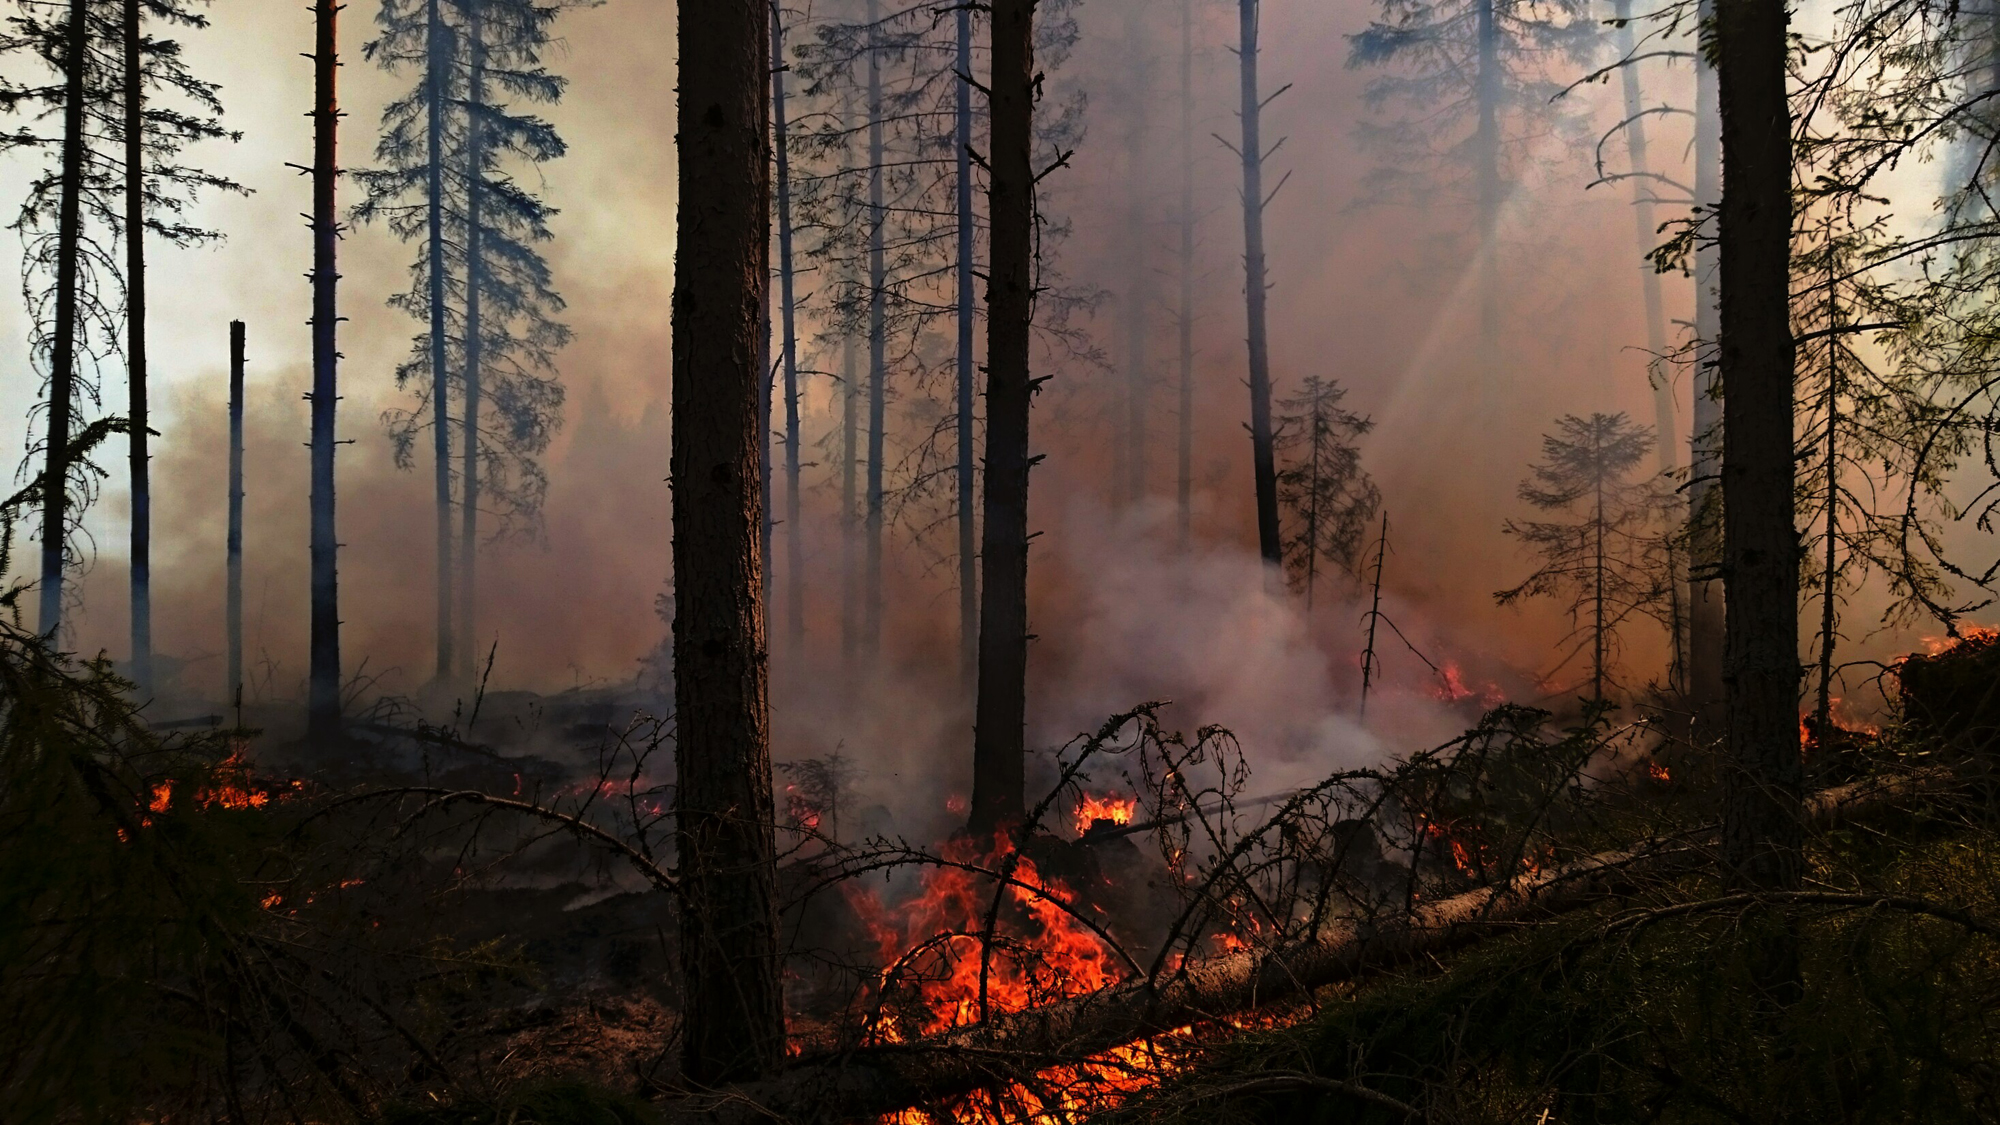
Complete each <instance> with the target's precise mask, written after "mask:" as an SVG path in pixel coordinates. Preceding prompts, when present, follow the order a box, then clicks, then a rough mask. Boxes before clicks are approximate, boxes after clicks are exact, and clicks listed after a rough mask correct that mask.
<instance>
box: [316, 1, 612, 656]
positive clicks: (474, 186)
mask: <svg viewBox="0 0 2000 1125" xmlns="http://www.w3.org/2000/svg"><path fill="white" fill-rule="evenodd" d="M591 2H592V0H566V2H561V3H553V4H549V3H534V2H532V0H420V2H419V0H401V2H396V3H392V4H390V5H387V6H385V7H384V8H383V9H382V11H381V14H380V17H379V22H380V25H381V27H382V34H381V36H379V37H378V38H377V39H376V40H375V41H373V42H372V43H371V44H370V45H369V48H368V52H369V56H370V57H371V58H374V59H376V60H377V61H378V62H380V63H381V64H382V65H384V66H386V67H389V68H391V69H400V68H403V67H406V66H411V65H415V66H418V67H420V68H421V73H420V77H419V81H418V84H417V86H416V87H415V88H414V89H413V90H412V91H411V92H410V93H409V94H408V95H406V96H405V97H403V98H401V99H399V100H397V101H396V102H393V103H391V104H390V106H389V107H388V108H387V109H386V110H385V111H384V115H383V133H382V137H381V140H380V142H379V143H378V145H377V149H376V157H377V159H378V160H379V161H381V162H382V164H383V167H381V168H379V169H375V170H371V171H369V172H367V173H364V174H363V175H362V176H361V177H360V179H361V182H362V184H363V186H364V188H365V189H366V190H367V192H368V198H367V200H366V201H364V202H363V203H362V204H361V206H360V207H358V208H357V209H356V211H357V214H358V215H360V216H361V217H365V218H372V217H378V216H379V217H382V218H384V219H385V220H386V221H387V223H388V225H389V228H390V230H391V231H392V232H393V233H395V234H397V235H398V236H400V237H402V238H404V239H406V240H411V241H415V240H418V239H421V240H422V249H421V250H420V252H419V255H418V259H417V261H416V262H415V263H414V264H413V265H412V268H411V288H410V289H409V290H407V291H405V292H404V293H401V294H398V295H397V296H395V297H393V298H391V302H390V303H391V304H392V305H394V306H395V307H398V308H402V309H404V310H406V311H408V312H410V313H411V314H412V315H413V316H416V317H418V318H419V319H420V320H421V321H422V322H423V323H424V324H425V331H424V332H423V333H421V334H420V335H419V336H418V337H417V339H416V341H415V345H414V347H413V348H412V353H411V357H410V358H409V359H408V360H407V361H405V363H404V364H403V365H402V366H401V367H400V368H399V369H398V372H397V378H398V381H399V383H401V384H403V385H406V386H414V387H415V388H416V389H417V394H418V402H417V405H416V406H415V408H414V409H408V410H397V411H391V412H390V413H389V414H388V415H387V416H386V417H385V421H386V422H387V423H388V426H389V429H390V434H391V437H392V438H393V439H394V440H395V445H396V457H397V462H398V464H400V465H402V466H404V467H409V466H410V465H412V464H413V463H414V455H415V447H416V443H417V441H418V440H419V438H420V437H421V436H422V435H423V434H424V432H425V431H429V432H430V437H431V453H432V456H433V458H434V464H433V477H434V492H436V493H437V496H436V497H435V500H436V502H437V503H438V504H439V505H440V506H441V507H442V506H444V505H446V504H448V503H449V501H450V498H449V496H448V495H447V492H448V489H449V488H450V486H451V484H452V483H453V482H454V481H455V482H456V484H457V490H458V495H457V506H456V511H457V514H458V518H459V526H458V534H457V541H456V544H453V543H451V541H450V540H451V536H450V534H449V531H448V530H445V528H446V526H447V521H446V520H441V521H440V524H441V528H440V535H439V537H438V538H439V544H438V562H439V579H438V581H439V595H438V597H439V602H440V614H439V616H440V622H439V627H438V652H439V669H440V674H441V675H445V676H450V675H454V674H455V675H456V676H457V677H458V678H459V679H460V681H461V682H463V681H469V680H470V679H471V676H472V665H473V659H474V649H475V648H476V647H477V645H476V644H475V643H474V638H475V635H476V630H477V619H476V618H477V606H478V602H477V596H476V595H477V587H476V573H477V565H476V564H477V552H478V549H479V545H480V535H481V532H480V516H481V513H482V512H486V513H487V514H489V515H491V516H492V517H493V519H494V525H493V527H492V528H491V537H492V538H502V537H506V536H510V535H521V536H529V537H532V536H535V535H537V534H539V531H540V526H541V525H540V519H541V506H542V502H543V500H544V498H545V497H546V496H547V493H548V477H547V475H546V472H545V471H544V469H543V467H542V465H541V461H540V457H541V455H542V453H543V452H544V451H546V450H547V448H548V444H549V441H550V440H551V438H552V437H553V436H554V433H555V431H556V430H557V429H558V428H559V427H560V426H561V424H562V407H563V398H564V393H563V388H562V384H561V382H560V381H559V379H558V378H557V375H556V370H555V356H556V353H557V352H559V351H560V350H561V349H562V348H563V347H564V346H565V345H567V344H568V343H569V341H570V338H571V332H570V329H569V328H568V327H567V326H566V325H564V324H562V323H561V322H560V321H559V320H557V319H556V318H557V317H558V316H559V315H560V314H561V313H562V311H563V308H564V303H563V300H562V297H561V295H560V294H558V293H557V292H556V291H555V289H554V287H553V284H552V279H551V275H550V272H549V268H548V263H547V261H546V260H545V259H544V258H543V256H542V252H541V249H540V247H541V245H542V244H543V243H545V242H547V241H548V240H549V239H550V238H551V237H552V235H551V232H550V229H549V225H548V223H549V220H550V219H551V218H552V217H553V216H554V215H555V209H554V208H552V207H550V206H549V205H548V204H547V203H545V202H544V201H543V200H542V199H541V198H540V197H539V196H538V195H537V194H536V193H535V192H534V191H532V190H531V189H530V188H528V187H527V186H526V185H524V184H523V183H522V182H521V181H520V180H519V179H517V178H516V176H515V175H514V169H516V168H519V167H521V166H524V165H525V166H527V167H533V166H535V165H538V164H542V163H545V162H547V161H550V160H554V159H556V158H557V157H560V156H562V155H563V153H564V152H565V151H566V146H565V145H564V143H563V140H562V138H561V136H560V135H559V134H558V133H557V132H556V130H555V128H554V126H552V125H551V124H550V123H549V122H547V121H546V120H544V119H542V118H541V117H539V116H536V115H535V114H533V113H532V112H528V111H526V110H525V109H524V108H523V106H524V105H525V106H534V105H548V104H553V103H555V102H557V101H560V100H561V98H562V94H563V91H564V88H565V86H566V84H567V83H566V80H565V79H563V78H562V77H560V76H558V75H555V74H553V73H552V72H550V71H549V70H548V68H547V66H546V65H545V63H544V61H543V57H544V55H545V54H546V53H547V51H548V50H549V48H550V45H551V43H552V41H553V26H554V23H555V21H556V20H557V19H558V18H559V17H560V16H561V15H562V13H563V12H565V11H567V10H569V9H572V8H576V7H582V6H588V5H589V4H590V3H591ZM440 362H442V363H443V364H445V365H446V368H447V370H446V373H445V374H444V376H443V377H440V375H439V373H438V367H439V364H440ZM454 394H455V396H456V399H457V402H458V410H457V418H456V420H455V428H456V430H457V439H458V440H457V446H456V449H455V450H454V449H453V448H452V446H451V441H450V438H451V434H450V430H451V429H452V428H454V427H453V425H450V424H447V423H448V422H450V421H451V413H452V412H451V409H450V402H451V399H452V398H453V396H454ZM454 454H455V460H456V462H457V463H456V465H455V466H452V465H451V464H450V462H451V461H452V460H454ZM440 464H442V465H443V466H444V467H442V468H440V467H439V465H440ZM454 469H455V474H456V475H455V476H452V475H451V474H452V473H453V472H454ZM454 594H455V595H456V598H457V601H458V605H457V612H456V627H455V628H454V627H453V626H452V623H451V622H450V621H449V620H446V618H447V617H448V616H449V615H448V614H447V613H446V612H445V607H446V606H447V605H448V603H449V600H450V598H451V596H452V595H454ZM451 658H455V660H456V664H457V667H456V668H455V669H452V668H449V667H448V664H449V663H450V662H451Z"/></svg>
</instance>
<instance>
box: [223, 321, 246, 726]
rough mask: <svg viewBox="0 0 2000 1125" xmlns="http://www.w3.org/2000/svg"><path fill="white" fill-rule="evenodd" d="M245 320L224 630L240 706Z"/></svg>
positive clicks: (233, 433)
mask: <svg viewBox="0 0 2000 1125" xmlns="http://www.w3.org/2000/svg"><path fill="white" fill-rule="evenodd" d="M243 353H244V342H243V322H242V321H240V320H232V321H230V322H229V538H228V542H227V551H228V560H227V565H228V570H227V573H228V590H227V594H226V600H225V604H224V607H223V619H224V620H223V629H224V632H226V633H227V634H228V642H227V643H228V658H227V663H226V664H225V666H224V668H225V671H224V676H225V680H224V684H223V687H224V690H226V691H227V692H228V693H229V700H230V702H232V703H234V704H235V705H236V707H237V708H238V711H237V725H238V726H241V725H242V711H241V708H242V706H243V366H244V354H243Z"/></svg>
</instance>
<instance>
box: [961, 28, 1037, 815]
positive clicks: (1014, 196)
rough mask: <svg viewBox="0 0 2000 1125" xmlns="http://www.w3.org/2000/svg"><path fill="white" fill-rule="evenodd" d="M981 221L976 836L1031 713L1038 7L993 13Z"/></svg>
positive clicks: (1010, 785)
mask: <svg viewBox="0 0 2000 1125" xmlns="http://www.w3.org/2000/svg"><path fill="white" fill-rule="evenodd" d="M992 13H993V14H992V28H991V33H992V37H993V47H992V60H993V76H992V79H991V81H990V83H989V85H988V89H989V90H990V91H991V95H990V96H991V101H990V105H991V107H992V110H991V113H992V118H991V121H992V140H991V142H990V143H989V145H988V146H987V147H988V149H989V150H990V155H989V158H988V163H989V168H990V172H989V175H988V179H987V195H986V199H987V204H986V207H987V215H988V222H989V224H990V230H991V231H992V247H991V249H990V251H989V255H990V258H991V263H992V264H991V266H990V268H989V271H988V279H989V280H988V282H987V286H986V497H985V500H986V518H985V521H984V527H983V529H982V534H981V537H980V558H981V560H982V562H983V567H982V570H983V574H982V578H983V582H982V584H981V589H980V591H979V697H978V702H977V704H976V707H975V711H974V718H973V745H972V816H971V827H972V830H973V831H974V832H976V833H982V834H983V833H988V832H991V831H993V830H994V829H996V828H998V827H999V826H1001V825H1003V824H1008V823H1011V822H1014V821H1018V820H1019V819H1020V818H1021V816H1022V814H1023V812H1024V811H1025V809H1024V793H1023V791H1024V789H1025V787H1026V771H1025V766H1026V763H1025V762H1024V760H1023V758H1024V755H1025V752H1026V734H1027V708H1028V471H1029V469H1030V468H1032V467H1033V464H1034V460H1033V458H1032V457H1031V456H1030V455H1029V453H1028V414H1029V408H1030V405H1031V404H1032V401H1033V399H1034V394H1035V384H1036V380H1035V379H1034V378H1033V377H1032V376H1031V375H1030V374H1029V367H1028V353H1029V337H1030V333H1031V331H1032V327H1033V323H1034V284H1035V278H1034V228H1035V194H1034V193H1035V173H1034V166H1033V159H1032V154H1033V145H1034V122H1035V102H1034V96H1035V95H1034V73H1035V38H1034V27H1035V0H995V2H994V4H993V8H992Z"/></svg>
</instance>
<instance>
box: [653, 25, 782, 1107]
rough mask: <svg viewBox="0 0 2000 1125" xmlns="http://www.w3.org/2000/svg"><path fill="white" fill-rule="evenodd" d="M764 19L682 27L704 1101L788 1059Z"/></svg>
mask: <svg viewBox="0 0 2000 1125" xmlns="http://www.w3.org/2000/svg"><path fill="white" fill-rule="evenodd" d="M769 19H770V8H769V6H768V4H767V3H766V0H709V2H708V3H702V4H683V5H681V7H680V11H679V35H680V48H681V53H680V58H681V63H680V101H679V107H678V129H679V147H680V212H679V214H680V219H679V240H678V246H677V248H676V252H675V271H674V297H673V302H674V304H673V317H674V322H673V360H674V370H673V452H672V467H671V480H672V487H673V521H674V546H673V563H674V588H675V601H674V604H675V612H674V626H673V631H674V704H675V712H676V715H677V723H678V746H679V750H678V752H677V753H676V755H675V780H676V783H677V785H676V793H675V814H676V820H675V846H676V848H677V850H678V853H679V857H680V859H679V862H680V880H681V890H682V897H681V921H680V926H681V981H682V988H683V995H684V997H685V1005H686V1006H685V1014H684V1020H685V1023H684V1027H685V1033H684V1041H683V1042H684V1045H683V1056H682V1070H683V1073H684V1074H685V1075H686V1077H687V1079H688V1081H690V1082H691V1083H694V1084H696V1085H703V1086H706V1085H714V1084H716V1083H719V1082H726V1081H731V1080H736V1079H742V1078H746V1077H751V1076H754V1075H757V1074H761V1073H765V1072H768V1071H769V1070H771V1069H772V1068H774V1067H775V1066H776V1065H777V1064H778V1063H779V1062H780V1061H781V1060H782V1059H783V1058H784V1050H785V1025H784V1008H783V1000H782V990H781V988H780V986H779V978H778V956H777V909H776V906H775V896H776V871H775V866H774V865H775V849H774V845H773V841H772V835H771V833H772V828H771V826H772V822H773V809H772V798H771V751H770V742H769V734H770V714H769V700H768V697H767V695H766V679H765V677H766V664H765V648H764V580H763V575H762V574H760V573H759V571H758V555H757V527H758V524H759V523H760V522H761V520H762V516H763V513H762V512H760V511H759V510H758V499H759V498H758V493H757V488H756V479H757V465H758V449H757V431H758V423H757V403H758V397H759V395H758V383H759V381H760V379H761V376H760V373H759V372H758V370H757V353H758V342H757V333H758V329H759V325H760V322H761V320H762V317H763V310H764V308H765V307H766V304H765V302H766V291H767V288H768V286H769V281H770V273H769V269H770V203H771V183H770V174H771V173H770V164H769V160H770V153H769V152H768V151H767V150H766V148H765V145H766V143H767V141H766V138H767V137H768V136H769V133H768V131H767V130H768V123H769V121H770V105H769V98H770V90H771V86H770V77H771V76H770V71H769V69H768V68H769V66H770V43H771V40H770V26H769Z"/></svg>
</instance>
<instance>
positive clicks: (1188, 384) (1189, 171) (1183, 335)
mask: <svg viewBox="0 0 2000 1125" xmlns="http://www.w3.org/2000/svg"><path fill="white" fill-rule="evenodd" d="M1180 218H1181V256H1180V282H1181V303H1180V315H1179V317H1177V318H1176V319H1177V320H1178V321H1179V322H1180V323H1179V325H1178V327H1179V329H1180V360H1181V370H1180V376H1181V378H1180V392H1181V395H1180V398H1181V401H1180V407H1181V413H1180V449H1179V450H1178V452H1179V464H1178V466H1177V468H1178V473H1177V475H1176V481H1175V483H1176V516H1177V518H1176V521H1175V526H1176V535H1177V539H1176V542H1177V543H1178V545H1179V547H1180V549H1181V550H1182V551H1186V550H1187V549H1188V539H1189V535H1190V533H1191V531H1192V527H1193V523H1194V0H1181V216H1180Z"/></svg>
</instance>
